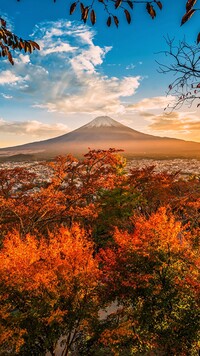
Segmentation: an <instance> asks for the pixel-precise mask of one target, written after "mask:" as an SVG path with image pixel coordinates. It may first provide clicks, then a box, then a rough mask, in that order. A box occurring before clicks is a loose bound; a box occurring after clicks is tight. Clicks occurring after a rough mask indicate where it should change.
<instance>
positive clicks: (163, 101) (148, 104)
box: [127, 95, 174, 111]
mask: <svg viewBox="0 0 200 356" xmlns="http://www.w3.org/2000/svg"><path fill="white" fill-rule="evenodd" d="M173 100H174V97H173V96H171V95H169V96H167V97H166V96H156V97H153V98H144V99H142V100H140V101H139V102H138V103H135V104H130V105H128V107H127V109H128V110H135V111H145V110H157V109H159V110H160V109H161V110H163V109H164V108H165V107H166V106H167V105H168V104H170V103H171V102H172V101H173Z"/></svg>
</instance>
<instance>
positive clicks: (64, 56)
mask: <svg viewBox="0 0 200 356" xmlns="http://www.w3.org/2000/svg"><path fill="white" fill-rule="evenodd" d="M97 6H98V11H97V23H96V25H95V26H91V25H90V24H89V23H88V25H84V24H83V23H82V22H81V21H80V13H79V11H77V12H75V14H74V15H73V16H69V2H67V1H66V0H57V3H55V4H54V3H53V0H42V1H41V0H34V1H33V0H21V1H20V2H17V0H12V1H11V0H10V1H8V0H2V1H1V16H2V17H5V16H6V18H7V19H8V23H9V25H8V27H9V26H11V27H12V29H13V31H14V32H15V33H16V34H18V35H19V36H21V37H23V38H25V39H35V40H37V42H38V43H39V44H40V46H41V51H40V52H36V51H35V52H34V53H33V54H32V55H30V56H29V55H27V54H26V55H22V54H20V55H19V54H18V55H16V56H14V57H15V66H14V67H12V66H11V65H10V64H9V63H7V61H5V60H2V59H1V62H0V65H1V76H0V147H6V146H11V145H17V144H21V143H26V142H32V141H36V140H42V139H46V138H49V137H54V136H57V135H61V134H63V133H65V132H68V131H71V130H73V129H75V128H78V127H80V126H81V125H84V124H85V123H87V122H89V121H90V120H92V119H93V118H95V117H96V116H99V115H109V116H111V117H112V118H114V119H116V120H118V121H120V122H121V123H124V124H125V125H127V126H129V127H132V128H134V129H136V130H139V131H142V132H145V133H151V134H153V135H159V136H168V137H177V138H183V139H186V140H195V141H200V134H199V132H200V131H199V130H200V108H198V109H197V108H196V107H193V108H190V109H189V108H187V107H182V108H181V110H179V111H175V112H173V113H172V114H170V115H168V116H166V115H165V114H164V112H163V109H164V107H165V106H166V105H167V104H168V103H169V102H170V101H171V100H172V98H170V97H166V90H167V87H168V85H169V84H170V81H171V79H172V78H170V77H169V76H166V75H165V76H164V75H161V74H159V73H158V72H157V69H158V65H157V64H156V62H155V60H160V61H162V62H165V61H167V60H168V59H167V58H165V57H164V56H163V55H161V54H159V52H160V51H162V50H164V49H166V48H167V45H166V42H165V40H164V37H165V36H167V35H168V36H169V37H171V38H172V37H175V39H176V41H177V42H178V41H179V40H181V39H183V37H184V36H185V38H186V40H187V42H189V43H191V44H193V43H194V42H195V39H196V35H197V33H198V31H199V15H198V14H195V15H194V16H193V18H192V19H191V20H190V21H189V22H188V23H186V24H185V25H184V26H182V27H180V21H181V17H182V15H183V13H184V10H185V0H181V1H171V2H170V1H167V0H165V1H163V11H160V10H159V9H158V10H157V17H156V18H155V19H154V20H152V19H151V18H150V16H149V15H148V14H147V13H146V11H145V5H144V4H137V5H136V4H135V6H134V10H133V12H132V23H131V24H130V25H128V24H127V23H126V21H125V18H124V14H123V13H122V14H120V11H119V10H117V11H118V12H119V14H120V15H119V20H120V26H119V28H118V29H117V28H116V27H115V26H114V25H113V26H112V27H111V28H107V27H106V25H105V22H106V18H107V17H106V14H105V12H104V11H102V10H101V7H100V4H97Z"/></svg>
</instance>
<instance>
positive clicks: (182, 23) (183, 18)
mask: <svg viewBox="0 0 200 356" xmlns="http://www.w3.org/2000/svg"><path fill="white" fill-rule="evenodd" d="M195 11H196V10H195V9H192V10H190V11H188V12H186V14H185V15H184V16H183V17H182V20H181V26H182V25H184V23H186V22H187V21H188V20H189V19H190V18H191V17H192V15H193V14H194V12H195Z"/></svg>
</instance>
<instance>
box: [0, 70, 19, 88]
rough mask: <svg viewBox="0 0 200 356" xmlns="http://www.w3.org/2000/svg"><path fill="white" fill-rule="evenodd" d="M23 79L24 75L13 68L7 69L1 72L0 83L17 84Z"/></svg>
mask: <svg viewBox="0 0 200 356" xmlns="http://www.w3.org/2000/svg"><path fill="white" fill-rule="evenodd" d="M22 80H23V78H22V77H20V76H18V75H16V74H15V73H13V72H12V71H11V70H5V71H3V72H1V76H0V85H5V84H16V83H17V82H20V81H22Z"/></svg>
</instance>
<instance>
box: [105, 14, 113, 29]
mask: <svg viewBox="0 0 200 356" xmlns="http://www.w3.org/2000/svg"><path fill="white" fill-rule="evenodd" d="M111 22H112V18H111V16H108V19H107V22H106V23H107V26H108V27H110V25H111Z"/></svg>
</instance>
